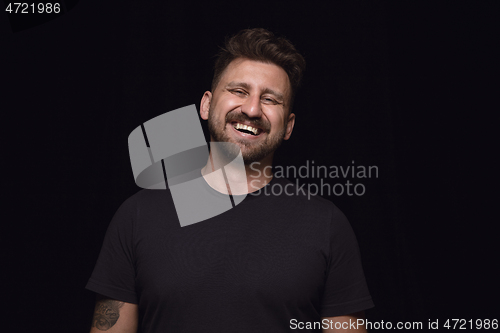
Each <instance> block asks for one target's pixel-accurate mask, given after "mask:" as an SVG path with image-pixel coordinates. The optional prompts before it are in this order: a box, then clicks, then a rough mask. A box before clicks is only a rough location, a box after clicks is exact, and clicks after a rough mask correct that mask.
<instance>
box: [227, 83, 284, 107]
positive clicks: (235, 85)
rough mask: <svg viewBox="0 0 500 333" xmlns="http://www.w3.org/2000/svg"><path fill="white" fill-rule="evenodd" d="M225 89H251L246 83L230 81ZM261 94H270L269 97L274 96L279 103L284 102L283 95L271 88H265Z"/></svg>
mask: <svg viewBox="0 0 500 333" xmlns="http://www.w3.org/2000/svg"><path fill="white" fill-rule="evenodd" d="M227 87H229V88H235V87H242V88H245V89H247V90H251V87H250V85H249V84H248V83H245V82H236V81H231V82H229V83H228V84H227ZM262 94H271V95H274V96H275V97H276V98H278V99H279V100H280V101H281V102H283V101H284V100H285V98H284V97H283V94H281V93H279V92H277V91H274V90H272V89H271V88H265V89H264V90H263V91H262Z"/></svg>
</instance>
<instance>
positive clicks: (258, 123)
mask: <svg viewBox="0 0 500 333" xmlns="http://www.w3.org/2000/svg"><path fill="white" fill-rule="evenodd" d="M232 121H237V122H249V123H250V124H251V125H252V126H253V127H258V128H261V129H263V130H264V131H268V130H269V124H268V123H267V122H264V121H263V120H262V119H260V118H259V119H256V118H250V117H248V116H247V115H245V114H243V113H236V114H230V113H228V114H227V115H226V123H229V122H232Z"/></svg>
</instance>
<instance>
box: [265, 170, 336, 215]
mask: <svg viewBox="0 0 500 333" xmlns="http://www.w3.org/2000/svg"><path fill="white" fill-rule="evenodd" d="M273 186H275V187H279V188H277V189H272V190H273V191H274V193H279V197H280V198H281V199H283V200H285V201H287V202H288V204H289V205H291V206H294V207H297V208H299V209H301V210H305V211H307V212H308V213H310V214H312V215H321V216H322V217H335V218H345V216H344V214H343V213H342V212H341V211H340V209H339V208H338V207H337V206H336V205H335V204H334V203H333V202H332V201H330V200H328V199H325V198H323V197H321V196H319V195H315V194H314V193H311V192H310V191H309V187H308V184H300V183H298V182H297V181H295V182H292V181H290V180H288V179H286V178H276V181H275V182H274V184H273Z"/></svg>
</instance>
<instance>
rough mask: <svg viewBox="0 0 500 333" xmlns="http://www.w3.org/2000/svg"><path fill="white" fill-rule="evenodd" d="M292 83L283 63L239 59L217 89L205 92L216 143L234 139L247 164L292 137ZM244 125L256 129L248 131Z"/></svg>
mask: <svg viewBox="0 0 500 333" xmlns="http://www.w3.org/2000/svg"><path fill="white" fill-rule="evenodd" d="M289 100H290V83H289V80H288V75H287V74H286V72H285V71H284V70H283V69H282V68H281V67H279V66H277V65H274V64H269V63H262V62H258V61H253V60H248V59H242V58H238V59H235V60H234V61H232V62H231V63H230V64H229V66H228V67H227V68H226V70H225V72H224V73H223V75H222V78H221V80H220V82H219V84H218V85H217V87H216V88H215V90H214V91H213V94H211V93H210V92H205V94H204V95H203V98H202V102H201V110H200V114H201V117H202V118H203V119H205V120H207V119H208V128H209V130H210V136H211V140H212V141H213V142H232V143H235V144H237V145H238V146H239V147H240V149H241V152H242V155H243V160H244V161H245V164H247V165H248V164H250V163H252V162H257V161H261V160H263V159H264V158H265V157H268V156H270V157H271V158H272V154H273V153H274V151H275V150H276V149H277V148H278V147H279V146H280V145H281V142H282V141H283V140H288V139H289V138H290V135H291V133H292V130H293V125H294V122H295V115H294V114H293V113H292V114H290V115H288V107H289ZM243 125H246V126H251V127H252V128H250V129H247V130H245V129H244V128H240V127H242V126H243Z"/></svg>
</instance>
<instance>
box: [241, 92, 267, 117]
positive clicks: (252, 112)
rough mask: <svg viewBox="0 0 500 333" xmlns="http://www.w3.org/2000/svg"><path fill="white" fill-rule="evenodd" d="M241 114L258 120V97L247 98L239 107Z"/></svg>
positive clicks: (260, 109)
mask: <svg viewBox="0 0 500 333" xmlns="http://www.w3.org/2000/svg"><path fill="white" fill-rule="evenodd" d="M241 112H243V113H244V114H246V115H247V116H248V117H249V118H260V117H261V116H262V108H261V103H260V96H249V97H248V98H247V99H246V100H245V103H243V105H242V106H241Z"/></svg>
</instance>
